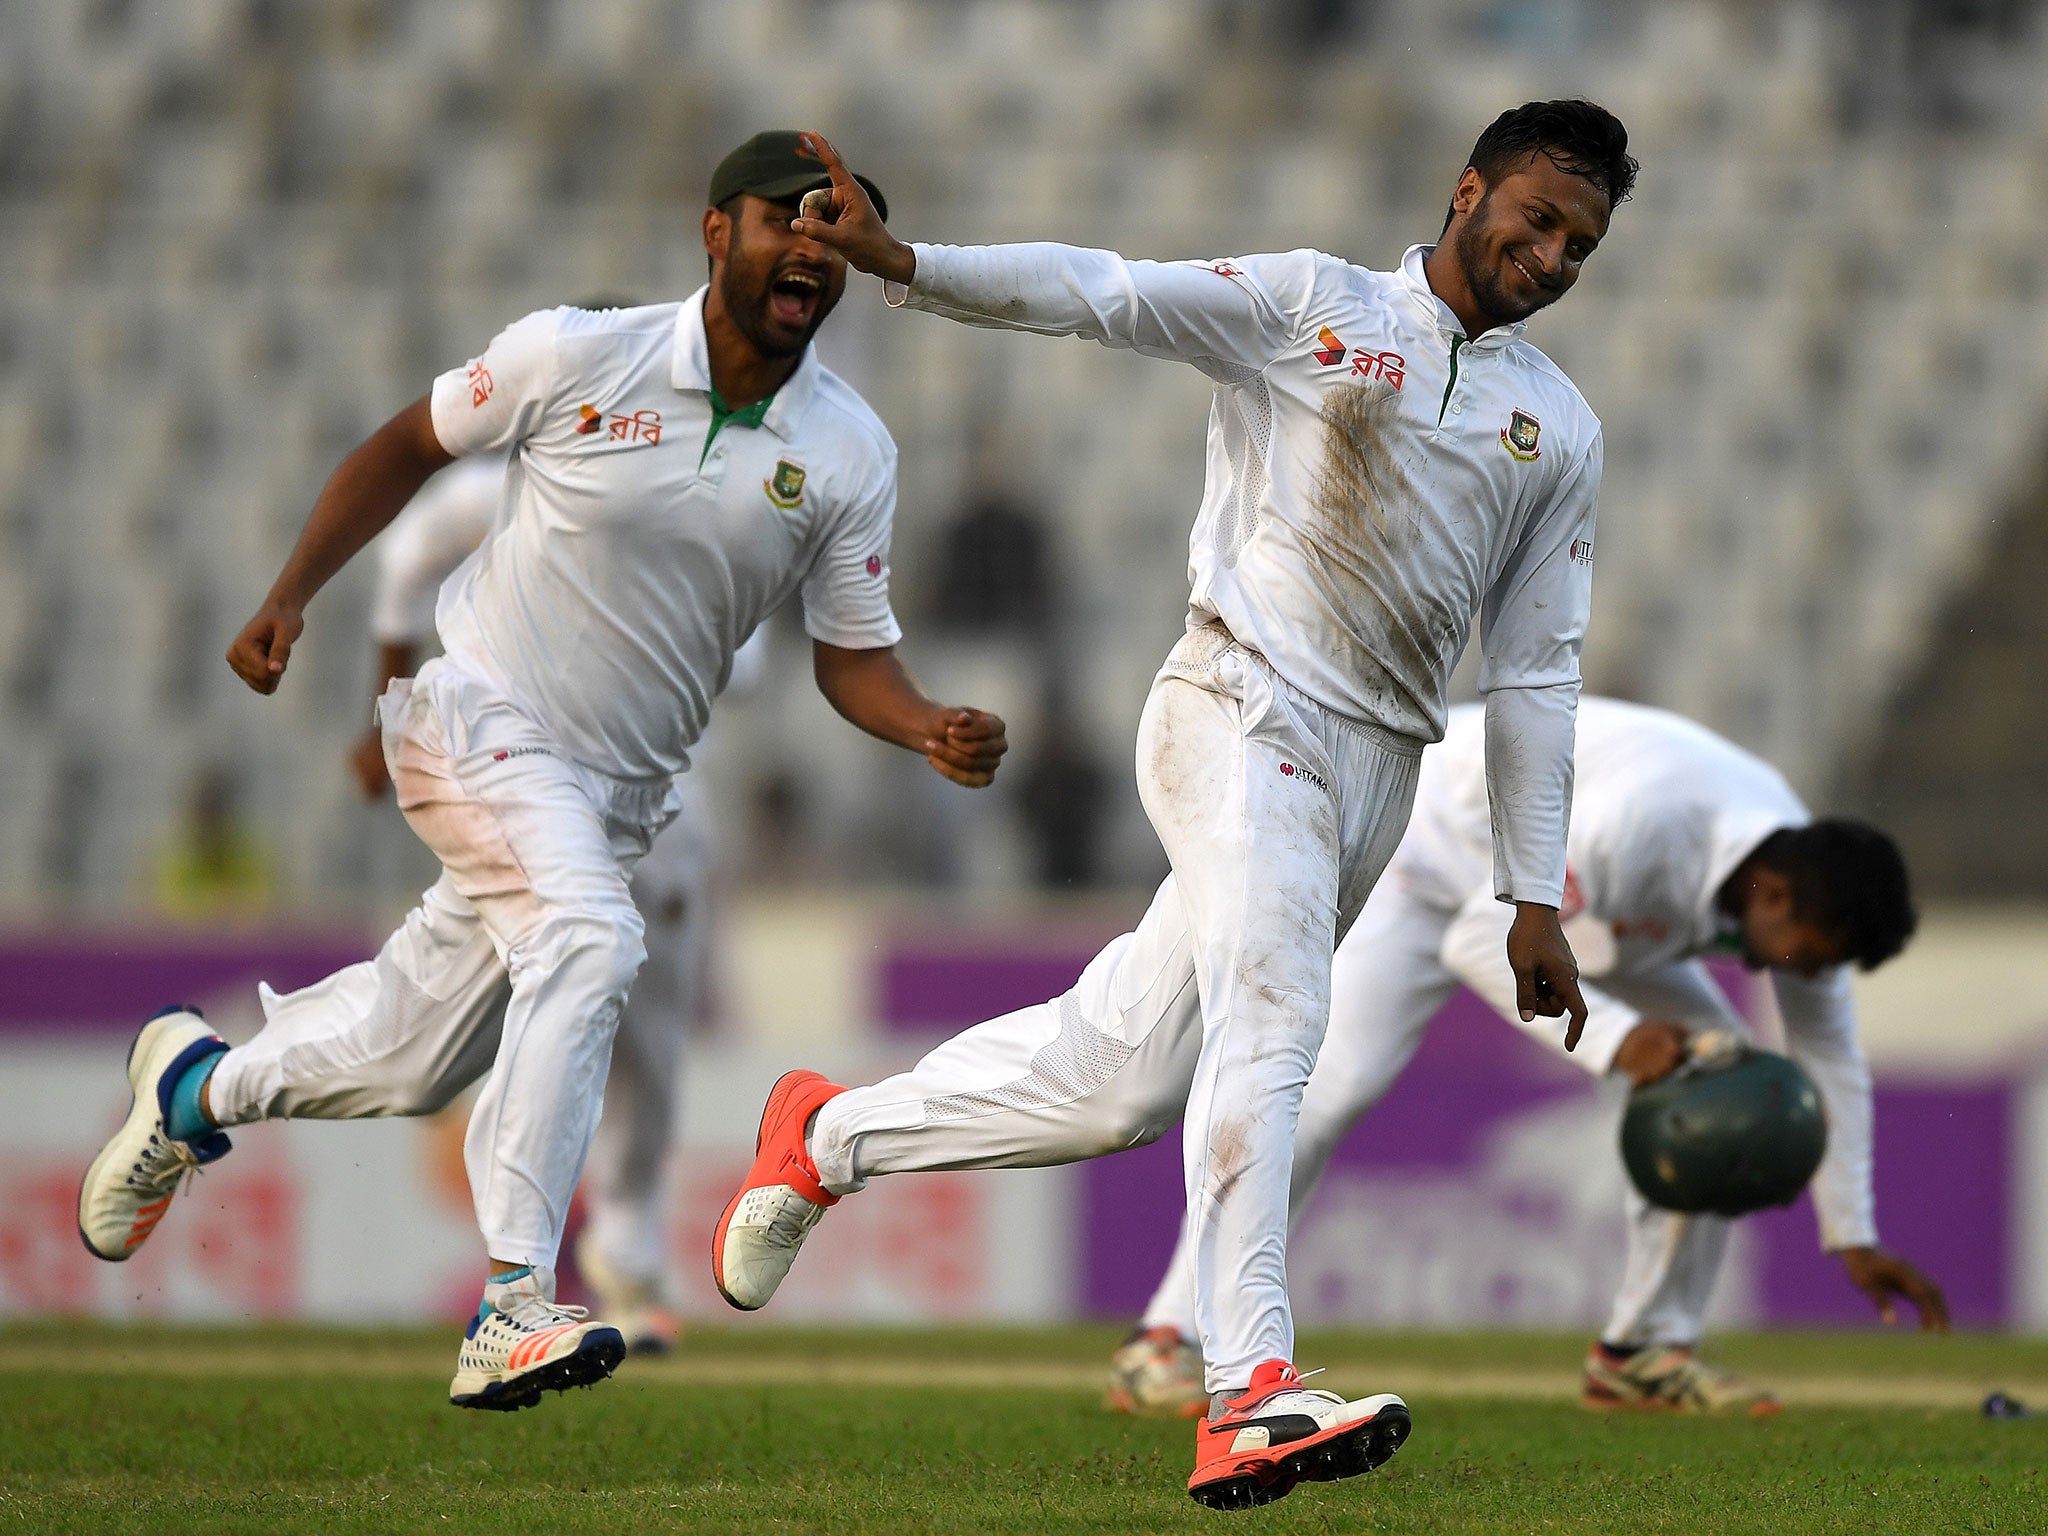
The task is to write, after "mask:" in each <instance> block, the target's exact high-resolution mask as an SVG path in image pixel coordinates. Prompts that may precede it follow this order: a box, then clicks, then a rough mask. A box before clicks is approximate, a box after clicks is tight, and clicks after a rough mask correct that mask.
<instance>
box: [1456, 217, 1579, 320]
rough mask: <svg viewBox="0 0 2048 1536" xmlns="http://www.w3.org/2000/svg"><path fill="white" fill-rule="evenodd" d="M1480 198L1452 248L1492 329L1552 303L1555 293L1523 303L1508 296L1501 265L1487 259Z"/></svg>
mask: <svg viewBox="0 0 2048 1536" xmlns="http://www.w3.org/2000/svg"><path fill="white" fill-rule="evenodd" d="M1492 195H1493V194H1492V193H1490V192H1489V193H1488V194H1487V195H1486V197H1482V198H1481V199H1480V200H1479V206H1478V207H1477V208H1474V209H1473V210H1472V216H1471V217H1470V218H1469V219H1467V220H1466V221H1465V227H1464V228H1463V229H1461V230H1459V231H1458V239H1457V243H1456V244H1455V245H1453V246H1452V248H1451V249H1452V251H1453V252H1454V253H1455V254H1456V256H1457V258H1458V266H1459V268H1460V270H1462V271H1463V272H1464V274H1465V286H1466V287H1467V288H1469V289H1470V290H1471V291H1472V300H1473V302H1474V303H1475V304H1477V305H1478V306H1479V313H1480V314H1482V315H1484V316H1485V317H1486V328H1487V329H1488V330H1492V329H1493V328H1494V327H1495V326H1498V325H1513V324H1515V322H1517V321H1519V320H1526V319H1528V318H1529V317H1530V316H1531V315H1533V314H1535V313H1536V311H1537V310H1539V309H1541V308H1543V307H1544V306H1545V305H1546V304H1550V303H1554V302H1555V301H1556V299H1557V294H1555V293H1554V292H1550V291H1549V290H1543V291H1542V296H1541V297H1540V298H1538V299H1537V301H1536V302H1535V303H1534V304H1526V305H1525V304H1524V303H1523V302H1522V301H1521V300H1519V299H1516V298H1512V297H1510V296H1509V294H1508V291H1507V289H1506V287H1504V286H1503V285H1502V283H1501V277H1500V268H1499V266H1498V265H1497V264H1496V263H1493V262H1489V261H1488V260H1487V259H1486V249H1485V247H1486V233H1485V228H1484V226H1485V222H1486V221H1485V217H1484V215H1485V213H1486V202H1487V198H1490V197H1491V196H1492Z"/></svg>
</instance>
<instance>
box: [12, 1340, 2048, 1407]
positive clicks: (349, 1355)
mask: <svg viewBox="0 0 2048 1536" xmlns="http://www.w3.org/2000/svg"><path fill="white" fill-rule="evenodd" d="M688 1347H689V1346H688V1343H687V1340H686V1341H685V1343H684V1346H683V1349H684V1352H683V1353H682V1354H681V1355H680V1356H676V1357H673V1358H670V1359H666V1360H642V1359H635V1360H629V1361H628V1362H627V1363H626V1364H625V1366H624V1367H622V1368H621V1375H622V1376H623V1377H624V1378H625V1379H627V1380H631V1381H644V1382H650V1383H654V1382H659V1383H662V1384H665V1385H673V1386H728V1387H731V1386H813V1387H850V1388H896V1389H919V1388H923V1389H929V1390H934V1391H937V1390H954V1391H985V1392H1017V1391H1028V1392H1086V1393H1096V1392H1100V1391H1101V1390H1102V1385H1103V1378H1104V1369H1103V1367H1102V1366H1100V1365H1083V1364H1078V1363H1076V1362H1073V1361H1030V1360H971V1359H970V1360H888V1359H878V1358H874V1357H852V1358H839V1359H832V1358H825V1359H819V1360H801V1359H792V1358H789V1357H787V1356H775V1355H771V1356H766V1357H763V1358H760V1359H746V1358H743V1357H735V1356H732V1355H728V1354H719V1355H714V1356H704V1357H696V1358H692V1357H691V1356H690V1355H689V1353H688ZM451 1353H452V1352H451ZM452 1368H453V1367H452V1363H451V1360H450V1359H444V1358H442V1356H441V1354H440V1353H439V1352H436V1353H434V1354H431V1355H429V1354H426V1353H424V1352H422V1351H418V1350H389V1349H375V1348H371V1349H367V1350H348V1351H341V1350H329V1349H315V1350H310V1351H303V1350H302V1351H286V1352H280V1351H276V1350H271V1349H238V1348H226V1349H222V1348H208V1349H205V1350H203V1351H202V1350H197V1349H182V1348H181V1349H165V1348H161V1347H142V1348H136V1347H132V1346H128V1347H124V1346H122V1345H119V1344H94V1345H88V1346H85V1347H80V1346H78V1345H56V1344H42V1343H34V1344H22V1345H8V1344H5V1343H0V1371H5V1372H48V1373H51V1374H56V1375H72V1376H76V1375H90V1376H209V1377H222V1376H225V1377H235V1378H247V1379H251V1380H254V1379H259V1378H265V1377H279V1376H297V1377H303V1376H307V1375H320V1376H339V1377H354V1378H362V1379H372V1378H386V1379H390V1378H410V1379H420V1378H434V1377H441V1376H446V1375H448V1374H450V1372H451V1370H452ZM1338 1369H1339V1370H1341V1371H1342V1372H1343V1373H1344V1374H1345V1375H1346V1376H1351V1375H1369V1376H1370V1377H1371V1378H1372V1384H1373V1385H1374V1386H1375V1387H1378V1386H1380V1385H1381V1384H1384V1385H1385V1387H1386V1388H1387V1389H1389V1390H1392V1391H1397V1392H1400V1393H1401V1394H1402V1395H1403V1396H1406V1397H1411V1398H1416V1399H1427V1398H1431V1397H1447V1398H1496V1399H1513V1400H1521V1401H1527V1402H1559V1401H1570V1400H1574V1399H1576V1398H1577V1396H1578V1391H1579V1378H1578V1373H1577V1372H1576V1371H1569V1370H1459V1369H1447V1368H1445V1367H1441V1366H1426V1365H1413V1364H1406V1363H1403V1362H1402V1361H1400V1360H1399V1359H1395V1360H1391V1361H1382V1362H1377V1363H1374V1364H1372V1365H1370V1366H1364V1365H1360V1366H1358V1367H1353V1366H1351V1365H1348V1364H1339V1366H1338ZM1765 1379H1766V1380H1767V1381H1768V1384H1769V1385H1770V1386H1771V1387H1772V1388H1773V1390H1775V1391H1776V1392H1777V1393H1778V1395H1779V1397H1780V1398H1782V1399H1783V1401H1784V1402H1785V1404H1786V1405H1787V1406H1788V1407H1812V1408H1902V1407H1920V1408H1975V1407H1976V1406H1977V1405H1978V1404H1979V1403H1980V1402H1982V1401H1983V1398H1984V1394H1985V1392H1986V1391H1987V1390H1989V1387H1988V1385H1987V1384H1986V1383H1984V1382H1982V1381H1979V1380H1974V1379H1969V1378H1964V1377H1957V1376H1926V1375H1910V1376H1909V1375H1886V1376H1862V1375H1784V1376H1769V1377H1767V1378H1765ZM1999 1385H2001V1386H2002V1387H2003V1389H2004V1390H2006V1391H2009V1392H2012V1393H2013V1394H2015V1395H2016V1396H2018V1397H2020V1398H2022V1399H2024V1400H2029V1401H2042V1400H2048V1381H2012V1382H2004V1383H2000V1384H1999Z"/></svg>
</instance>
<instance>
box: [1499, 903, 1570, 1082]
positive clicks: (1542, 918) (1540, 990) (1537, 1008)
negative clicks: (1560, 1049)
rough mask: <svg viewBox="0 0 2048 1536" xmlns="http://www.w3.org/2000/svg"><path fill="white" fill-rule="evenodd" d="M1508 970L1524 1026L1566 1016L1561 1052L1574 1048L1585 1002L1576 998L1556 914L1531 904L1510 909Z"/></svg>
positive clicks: (1555, 911)
mask: <svg viewBox="0 0 2048 1536" xmlns="http://www.w3.org/2000/svg"><path fill="white" fill-rule="evenodd" d="M1508 964H1509V965H1511V966H1513V967H1514V971H1515V1003H1516V1005H1517V1006H1518V1007H1519V1008H1520V1009H1521V1011H1522V1022H1523V1023H1525V1024H1527V1023H1529V1022H1530V1021H1531V1020H1533V1019H1534V1018H1535V1017H1536V1015H1537V1014H1539V1013H1540V1014H1542V1015H1543V1016H1544V1017H1546V1018H1556V1017H1557V1016H1558V1015H1559V1014H1561V1013H1565V1012H1569V1013H1570V1014H1571V1016H1572V1017H1571V1023H1570V1024H1568V1025H1567V1026H1565V1032H1564V1048H1565V1049H1566V1050H1568V1051H1569V1050H1573V1049H1575V1048H1576V1047H1577V1046H1578V1043H1579V1036H1580V1035H1581V1034H1583V1033H1585V1029H1586V1000H1585V998H1584V997H1582V996H1580V995H1579V962H1578V961H1577V960H1575V959H1574V958H1573V957H1572V947H1571V945H1570V944H1569V943H1567V942H1566V941H1565V936H1564V929H1563V928H1561V927H1559V926H1558V921H1557V908H1555V907H1546V906H1541V905H1539V904H1538V903H1536V902H1533V901H1518V902H1516V903H1515V923H1514V926H1513V927H1512V928H1510V929H1508Z"/></svg>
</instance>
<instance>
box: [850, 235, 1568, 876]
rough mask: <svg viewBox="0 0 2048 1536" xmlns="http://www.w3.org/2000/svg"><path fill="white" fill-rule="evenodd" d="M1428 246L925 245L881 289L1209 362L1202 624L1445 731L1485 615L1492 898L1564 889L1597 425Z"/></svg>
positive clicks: (1545, 362) (1354, 712)
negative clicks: (1469, 647) (1369, 263)
mask: <svg viewBox="0 0 2048 1536" xmlns="http://www.w3.org/2000/svg"><path fill="white" fill-rule="evenodd" d="M1428 250H1429V248H1428V247H1424V246H1417V247H1415V248H1414V249H1412V250H1410V251H1409V252H1408V254H1407V256H1406V258H1405V259H1404V260H1403V261H1402V264H1401V266H1400V268H1399V270H1397V271H1393V272H1374V271H1370V270H1368V269H1366V268H1363V267H1357V266H1353V265H1352V264H1350V263H1349V262H1345V261H1340V260H1338V259H1337V258H1336V257H1333V256H1327V255H1324V254H1322V253H1320V252H1317V251H1308V250H1302V251H1290V252H1288V253H1286V254H1284V255H1269V256H1243V257H1233V258H1231V259H1229V260H1224V261H1213V262H1151V261H1127V260H1125V259H1124V258H1123V257H1121V256H1118V255H1116V254H1115V253H1114V252H1110V251H1093V250H1080V249H1076V248H1074V247H1071V246H1062V245H1008V246H983V247H954V246H930V245H919V246H917V247H915V253H916V258H917V267H916V272H915V275H914V277H913V280H912V282H911V284H910V286H909V288H908V290H907V291H906V290H905V289H903V288H902V287H900V286H899V285H894V284H892V285H890V287H889V289H888V296H889V299H890V302H892V303H900V304H907V305H909V306H911V307H913V308H919V309H926V310H930V311H932V312H934V313H937V314H943V315H947V316H950V317H952V318H954V319H957V320H963V321H966V322H968V323H969V324H975V325H990V326H1001V327H1006V328H1009V329H1013V330H1024V331H1035V332H1039V333H1041V334H1049V335H1067V334H1072V335H1081V336H1087V337H1091V338H1093V339H1094V340H1096V341H1100V342H1103V343H1105V344H1107V345H1109V346H1113V347H1123V348H1130V349H1132V350H1135V351H1138V352H1141V353H1145V354H1147V355H1150V356H1157V357H1172V358H1178V359H1180V360H1182V361H1185V362H1188V363H1191V364H1193V365H1194V366H1195V367H1197V368H1199V369H1201V370H1202V372H1203V373H1205V374H1206V375H1208V377H1209V378H1211V379H1212V380H1214V382H1215V384H1216V394H1215V399H1214V403H1213V405H1212V406H1211V409H1210V414H1209V449H1208V477H1207V485H1206V488H1205V491H1204V493H1203V498H1202V506H1201V511H1200V512H1199V514H1198V515H1197V517H1196V519H1195V525H1194V532H1193V535H1192V538H1191V540H1190V544H1189V564H1188V579H1189V582H1190V585H1191V588H1192V593H1191V596H1190V599H1189V622H1190V623H1191V624H1202V623H1208V622H1210V621H1211V620H1220V621H1221V622H1222V623H1223V625H1224V626H1225V627H1226V628H1227V629H1228V630H1229V631H1230V633H1231V634H1232V635H1233V636H1234V637H1235V638H1236V639H1237V640H1238V641H1239V642H1240V643H1242V644H1244V645H1246V646H1249V647H1251V648H1252V649H1254V650H1257V651H1259V652H1260V653H1261V654H1262V655H1264V656H1265V657H1266V659H1267V660H1268V661H1269V662H1271V663H1272V665H1273V667H1274V669H1275V670H1276V671H1278V672H1279V673H1280V675H1281V676H1282V677H1284V678H1286V679H1287V681H1288V682H1289V683H1291V684H1293V685H1294V686H1295V687H1296V688H1299V689H1300V690H1301V691H1302V692H1304V693H1306V694H1307V695H1309V697H1311V698H1313V699H1315V700H1316V701H1317V702H1318V703H1320V704H1322V705H1323V706H1324V707H1326V708H1328V709H1330V710H1333V711H1335V712H1336V713H1338V714H1340V715H1344V716H1347V717H1349V718H1352V719H1357V720H1363V721H1366V722H1369V723H1371V724H1373V725H1376V726H1379V727H1381V728H1384V729H1387V730H1391V731H1395V732H1397V733H1399V734H1401V735H1404V736H1410V737H1414V738H1416V739H1418V740H1424V741H1434V740H1435V739H1436V738H1437V737H1439V736H1440V735H1442V733H1443V725H1444V715H1445V709H1446V698H1447V689H1448V686H1449V682H1450V676H1451V670H1452V668H1453V667H1454V666H1455V664H1456V662H1457V659H1458V657H1459V655H1460V653H1461V652H1462V651H1463V650H1464V648H1465V642H1466V639H1467V637H1468V636H1469V634H1470V632H1471V626H1472V621H1473V618H1474V615H1475V614H1476V615H1477V617H1478V621H1479V632H1480V643H1481V645H1482V646H1483V647H1484V661H1483V664H1482V666H1481V668H1480V674H1479V685H1480V687H1481V689H1482V690H1484V691H1485V693H1486V695H1487V700H1488V718H1489V720H1490V721H1491V725H1490V727H1489V734H1490V737H1491V739H1492V743H1493V747H1494V751H1493V756H1492V766H1493V773H1494V793H1495V800H1494V803H1495V807H1496V809H1497V811H1498V813H1499V816H1498V822H1497V832H1498V836H1497V838H1496V846H1497V848H1498V852H1499V857H1498V868H1497V873H1496V884H1495V892H1496V894H1497V895H1499V896H1501V897H1502V898H1503V899H1517V900H1524V901H1538V902H1546V903H1549V904H1551V905H1555V904H1557V902H1559V901H1560V900H1561V899H1562V894H1563V888H1564V830H1565V823H1566V820H1567V818H1568V816H1569V812H1570V807H1571V761H1572V707H1573V703H1574V701H1575V699H1576V697H1577V693H1578V687H1579V667H1578V657H1579V647H1580V643H1581V641H1582V639H1583V638H1584V634H1585V627H1586V619H1587V613H1588V609H1589V606H1590V601H1591V595H1592V558H1593V515H1594V503H1595V499H1596V496H1597V493H1598V489H1599V483H1600V466H1601V456H1600V427H1599V422H1598V421H1597V420H1596V419H1595V418H1594V415H1593V413H1592V411H1591V410H1590V409H1588V408H1587V406H1586V403H1585V401H1584V400H1583V399H1581V398H1580V396H1579V393H1578V391H1577V390H1576V389H1575V388H1573V386H1572V384H1571V381H1570V380H1569V379H1567V378H1566V377H1565V376H1564V375H1563V373H1561V372H1560V371H1559V370H1558V369H1557V368H1556V367H1555V366H1554V365H1553V364H1552V363H1551V362H1550V360H1549V359H1548V358H1546V357H1544V356H1543V354H1542V353H1541V352H1539V351H1537V350H1536V348H1535V347H1533V346H1531V345H1530V344H1529V343H1528V342H1526V341H1524V340H1523V339H1522V329H1523V328H1522V327H1521V326H1520V325H1514V326H1505V327H1501V328H1498V329H1495V330H1492V331H1489V332H1487V333H1486V334H1485V335H1483V336H1480V337H1478V338H1476V339H1467V338H1466V336H1465V334H1464V332H1463V329H1462V327H1460V325H1459V323H1458V321H1457V318H1456V317H1455V316H1454V315H1452V313H1451V311H1450V309H1449V308H1448V307H1447V306H1446V305H1445V304H1444V303H1443V301H1442V300H1440V299H1438V298H1437V297H1436V295H1435V294H1434V293H1432V292H1431V291H1430V288H1429V285H1428V283H1427V281H1426V280H1425V278H1424V276H1423V270H1422V263H1423V258H1424V257H1425V256H1426V255H1427V254H1428Z"/></svg>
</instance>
